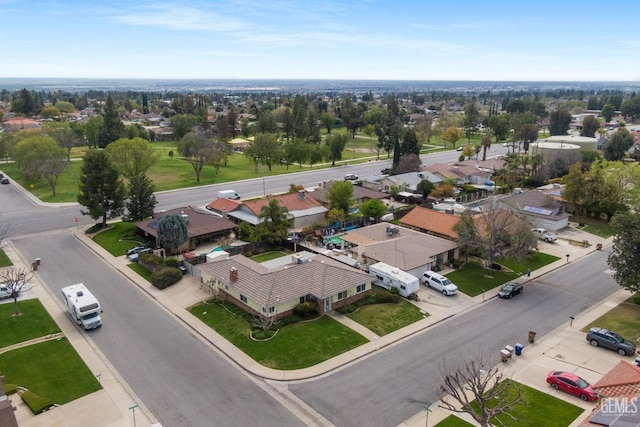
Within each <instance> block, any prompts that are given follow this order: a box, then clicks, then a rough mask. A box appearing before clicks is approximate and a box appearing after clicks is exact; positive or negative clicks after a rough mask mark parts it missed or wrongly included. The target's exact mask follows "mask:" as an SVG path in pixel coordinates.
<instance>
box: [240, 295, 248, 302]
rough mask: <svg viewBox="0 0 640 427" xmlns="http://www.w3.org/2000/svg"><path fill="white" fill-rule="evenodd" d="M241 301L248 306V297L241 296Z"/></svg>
mask: <svg viewBox="0 0 640 427" xmlns="http://www.w3.org/2000/svg"><path fill="white" fill-rule="evenodd" d="M240 301H242V302H243V303H245V304H247V297H245V296H244V295H242V294H240Z"/></svg>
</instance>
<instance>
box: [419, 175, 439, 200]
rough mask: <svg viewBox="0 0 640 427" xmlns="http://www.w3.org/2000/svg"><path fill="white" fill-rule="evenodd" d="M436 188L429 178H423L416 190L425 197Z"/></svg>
mask: <svg viewBox="0 0 640 427" xmlns="http://www.w3.org/2000/svg"><path fill="white" fill-rule="evenodd" d="M435 188H436V186H435V185H434V184H433V182H431V181H429V180H428V179H423V180H422V181H420V182H419V183H418V185H416V190H417V192H418V193H420V194H421V195H422V197H424V198H425V199H426V198H427V197H428V196H429V194H431V192H432V191H433V190H434V189H435Z"/></svg>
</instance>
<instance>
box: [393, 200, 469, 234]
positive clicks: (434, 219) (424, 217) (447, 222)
mask: <svg viewBox="0 0 640 427" xmlns="http://www.w3.org/2000/svg"><path fill="white" fill-rule="evenodd" d="M459 220H460V219H459V217H458V216H456V215H452V214H449V213H444V212H438V211H434V210H433V209H427V208H423V207H420V206H416V207H415V208H413V209H412V210H411V212H409V213H408V214H406V215H405V216H404V217H402V218H401V219H400V224H402V225H404V226H406V227H408V228H411V229H413V230H418V231H421V232H423V233H427V234H431V235H433V236H436V237H442V238H443V239H449V240H456V239H457V238H458V233H456V232H455V231H453V227H454V226H455V225H456V224H457V223H458V221H459Z"/></svg>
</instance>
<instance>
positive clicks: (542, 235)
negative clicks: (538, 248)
mask: <svg viewBox="0 0 640 427" xmlns="http://www.w3.org/2000/svg"><path fill="white" fill-rule="evenodd" d="M531 232H532V233H533V234H534V235H535V236H536V237H537V238H538V239H540V240H544V241H545V242H549V243H551V242H555V241H556V240H558V235H557V234H556V233H552V232H550V231H549V230H547V229H546V228H532V229H531Z"/></svg>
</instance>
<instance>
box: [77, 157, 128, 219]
mask: <svg viewBox="0 0 640 427" xmlns="http://www.w3.org/2000/svg"><path fill="white" fill-rule="evenodd" d="M79 187H80V192H79V194H78V203H80V204H81V205H82V206H84V207H85V208H87V210H81V211H80V212H81V213H82V215H89V216H90V217H91V218H93V219H94V220H97V219H98V218H102V226H103V227H104V226H106V225H107V219H108V218H115V217H117V216H119V215H122V212H123V210H124V198H125V193H126V189H125V186H124V184H123V183H122V181H121V180H120V176H119V173H118V169H117V168H116V167H115V166H114V165H113V164H112V163H111V160H109V157H108V155H107V153H105V152H104V151H101V150H100V151H99V150H92V151H89V153H87V155H85V156H84V162H83V163H82V168H81V172H80V184H79Z"/></svg>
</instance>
